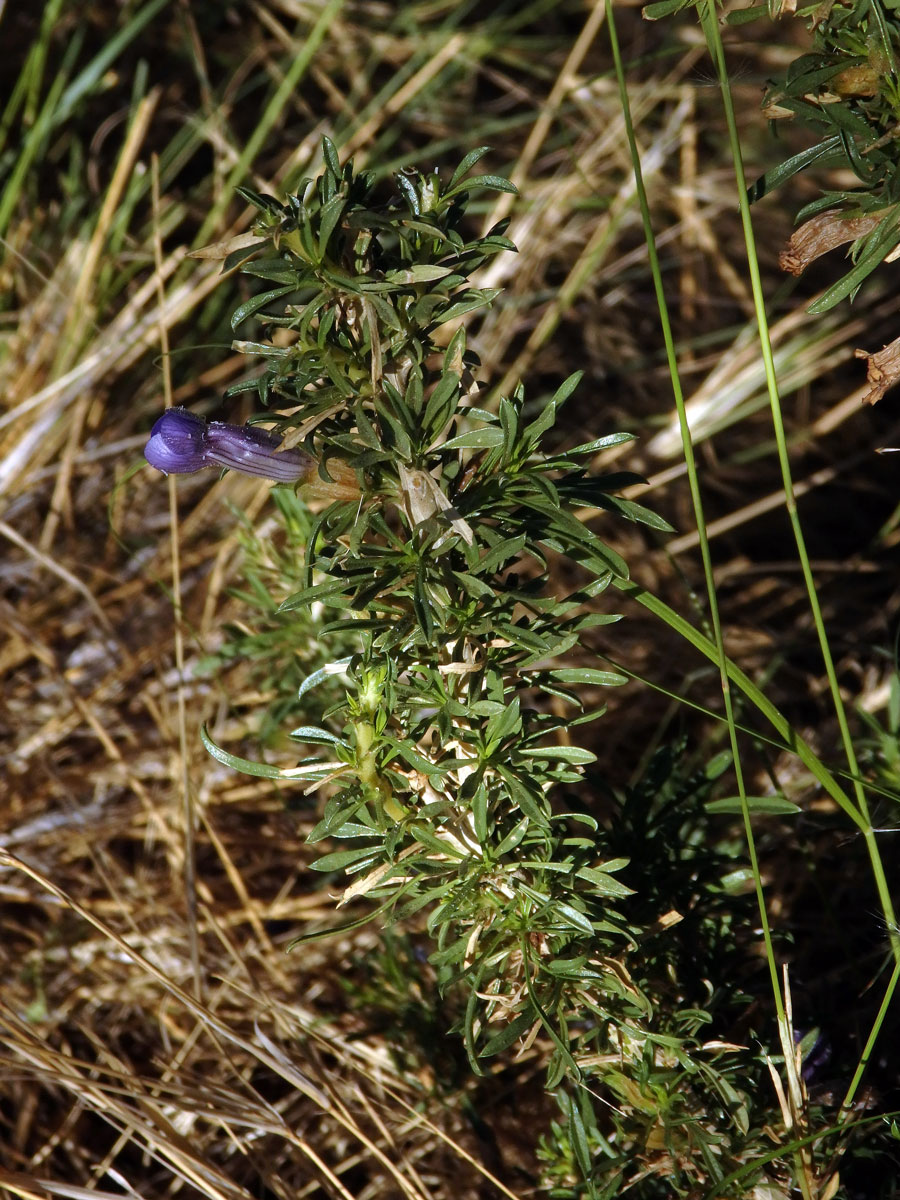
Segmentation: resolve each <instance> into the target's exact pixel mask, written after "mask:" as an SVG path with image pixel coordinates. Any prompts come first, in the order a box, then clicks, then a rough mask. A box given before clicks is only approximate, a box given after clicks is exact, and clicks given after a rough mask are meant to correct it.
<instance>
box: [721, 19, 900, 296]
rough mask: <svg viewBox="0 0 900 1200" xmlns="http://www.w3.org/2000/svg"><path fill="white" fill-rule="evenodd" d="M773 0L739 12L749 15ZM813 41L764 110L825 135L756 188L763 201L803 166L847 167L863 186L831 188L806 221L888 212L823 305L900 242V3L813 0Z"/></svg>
mask: <svg viewBox="0 0 900 1200" xmlns="http://www.w3.org/2000/svg"><path fill="white" fill-rule="evenodd" d="M766 11H767V10H766V6H765V5H761V6H758V7H756V8H752V9H749V10H744V11H742V12H741V13H736V14H732V17H736V18H737V17H739V18H740V20H741V21H743V20H746V19H749V18H752V16H755V15H760V14H762V13H764V12H766ZM798 16H801V17H804V18H806V19H807V21H808V23H809V29H810V35H811V41H812V47H811V49H810V51H809V52H808V53H805V54H802V55H800V56H799V57H798V58H796V59H795V60H794V61H793V62H792V63H791V64H790V65H789V66H788V68H787V70H786V72H785V74H784V77H783V78H782V79H780V80H778V81H777V82H776V83H773V84H772V85H771V86H770V87H769V89H768V91H767V94H766V97H765V100H764V109H765V111H766V112H767V114H768V115H769V116H770V118H771V119H772V121H773V124H774V125H775V126H777V124H778V123H779V122H780V121H782V120H791V121H793V122H794V123H802V124H803V125H804V126H805V127H806V128H807V129H809V130H810V131H811V132H812V133H813V134H814V135H815V137H816V141H815V142H814V143H813V144H812V145H811V146H808V147H807V148H806V149H804V150H802V151H800V152H799V153H797V154H794V155H791V156H790V157H789V158H787V159H786V160H785V161H784V162H782V163H780V164H779V165H778V166H777V167H774V168H773V169H772V170H770V171H767V172H766V174H765V175H763V176H762V177H761V178H760V179H759V180H757V182H756V183H755V184H754V185H753V187H752V188H751V189H750V198H751V200H759V199H760V198H761V197H763V196H765V195H766V194H767V193H769V192H771V191H773V190H774V189H775V188H777V187H780V186H781V185H782V184H784V183H785V182H786V181H787V180H789V179H790V178H791V177H792V176H794V175H796V174H797V173H798V172H800V171H804V170H807V169H808V168H810V167H812V166H815V167H816V168H818V169H826V170H836V169H837V170H845V171H848V172H851V173H852V174H853V175H854V176H855V177H856V178H857V179H858V180H859V186H858V187H855V188H852V187H851V188H845V189H842V190H839V191H828V192H826V193H824V194H823V195H822V196H821V197H820V198H819V199H817V200H814V201H813V202H812V203H810V204H808V205H806V206H805V207H804V208H803V209H801V211H800V212H799V214H798V220H799V221H804V220H807V219H808V218H810V217H812V216H815V215H816V214H818V213H820V212H823V211H825V210H827V209H834V210H836V211H837V212H839V213H842V214H845V215H847V216H851V217H856V216H863V215H869V214H881V216H880V219H879V220H878V221H877V223H875V224H874V225H873V226H872V227H871V228H869V229H868V230H867V231H866V233H865V234H864V235H863V236H861V237H858V238H856V239H855V240H854V242H853V243H852V246H851V249H850V256H851V259H852V262H853V266H852V268H851V270H850V271H849V272H848V273H847V274H846V275H845V277H844V278H843V279H842V280H841V281H840V283H838V284H836V285H835V286H834V287H833V288H832V289H831V290H830V291H829V293H828V294H827V295H826V296H825V297H824V298H823V299H822V300H820V301H819V302H818V303H817V305H816V311H817V312H824V311H827V309H829V308H832V307H833V306H834V305H835V304H837V303H838V302H839V301H840V300H842V299H844V298H845V297H847V296H850V297H852V296H853V295H854V294H855V292H856V291H857V289H858V288H859V286H860V284H861V283H862V281H863V280H864V279H865V278H866V277H867V276H868V275H869V274H871V272H872V271H874V270H875V268H876V267H877V266H879V265H880V263H882V262H883V261H884V260H885V259H886V258H888V257H889V256H890V255H891V254H892V252H893V251H894V250H895V249H896V247H897V246H898V244H900V153H898V141H897V122H898V119H900V76H898V70H897V64H898V54H900V9H898V6H897V5H896V4H894V3H890V2H888V3H885V2H883V0H859V2H856V3H852V4H818V5H811V6H808V7H806V8H805V9H803V10H802V12H799V13H798Z"/></svg>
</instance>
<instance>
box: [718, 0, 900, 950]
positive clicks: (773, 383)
mask: <svg viewBox="0 0 900 1200" xmlns="http://www.w3.org/2000/svg"><path fill="white" fill-rule="evenodd" d="M698 12H699V14H700V20H701V24H702V26H703V31H704V34H705V35H706V39H707V43H708V45H709V48H710V54H711V56H712V59H713V63H714V64H715V69H716V75H717V77H718V80H719V87H720V90H721V96H722V108H723V112H724V114H725V120H726V123H727V127H728V138H729V144H730V146H731V157H732V162H733V163H734V173H735V182H736V185H737V199H738V204H739V205H740V211H741V225H742V227H743V231H744V241H745V244H746V247H747V268H748V271H749V273H750V284H751V287H752V290H753V303H754V307H755V310H756V319H757V325H758V330H759V346H760V353H761V355H762V358H763V362H764V364H765V370H766V386H767V389H768V393H769V400H770V405H771V413H772V426H773V429H774V433H775V442H776V446H777V448H778V463H779V467H780V469H781V478H782V483H783V486H784V496H785V509H786V511H787V514H788V517H789V519H790V523H791V529H792V532H793V535H794V542H795V545H796V547H797V558H798V561H799V563H800V566H801V569H802V571H803V581H804V584H805V586H806V592H807V596H808V599H809V606H810V611H811V613H812V617H813V622H814V624H815V627H816V634H817V636H818V639H819V649H820V651H821V654H822V661H823V663H824V666H825V672H826V675H827V677H828V686H829V689H830V692H831V699H832V704H833V706H834V712H835V716H836V717H837V721H838V726H839V728H840V733H841V742H842V745H843V748H844V753H845V755H846V758H847V766H848V769H849V771H850V776H851V779H852V781H853V792H854V796H855V799H856V807H857V809H858V811H859V813H860V815H861V817H862V819H863V823H864V824H863V825H862V826H861V828H862V830H863V836H864V837H865V840H866V847H867V850H868V853H869V859H870V861H871V864H872V873H873V875H874V878H875V884H876V887H877V890H878V898H879V902H880V904H881V910H882V914H883V916H884V920H885V924H886V927H887V930H888V935H889V937H890V943H891V950H892V952H893V955H894V958H895V959H896V960H897V962H900V929H898V927H897V919H896V916H895V915H894V905H893V901H892V899H891V894H890V889H889V887H888V882H887V878H886V877H885V872H884V864H883V862H882V859H881V852H880V850H879V847H878V841H877V838H876V835H875V831H874V828H873V826H872V821H871V817H870V815H869V805H868V801H867V799H866V792H865V787H864V785H863V782H862V779H861V777H860V773H859V763H858V761H857V757H856V750H855V748H854V745H853V736H852V734H851V732H850V726H849V723H848V721H847V711H846V708H845V705H844V699H843V697H842V695H841V689H840V685H839V683H838V679H837V673H836V671H835V666H834V656H833V655H832V653H831V646H830V643H829V640H828V633H827V631H826V629H825V622H824V619H823V616H822V607H821V604H820V603H819V596H818V592H817V590H816V581H815V578H814V576H813V572H812V567H811V565H810V561H809V554H808V553H807V549H806V539H805V538H804V536H803V527H802V525H801V522H800V514H799V512H798V509H797V502H796V498H795V496H794V484H793V476H792V473H791V463H790V456H789V454H788V446H787V440H786V438H785V431H784V419H783V416H782V412H781V398H780V395H779V391H778V379H777V376H776V374H775V363H774V358H773V354H772V343H771V340H770V338H769V334H768V328H769V326H768V319H767V315H766V302H765V296H764V294H763V286H762V279H761V276H760V271H759V260H758V257H757V254H756V238H755V234H754V231H753V222H752V220H751V217H750V202H749V198H748V191H747V180H746V177H745V175H744V165H743V155H742V152H741V143H740V137H739V135H738V129H737V120H736V118H735V112H734V103H733V101H732V97H731V87H730V84H729V78H728V68H727V65H726V62H725V49H724V46H723V44H722V35H721V31H720V29H719V23H718V19H717V16H716V9H715V6H714V5H712V4H710V3H709V2H708V0H700V3H699V6H698Z"/></svg>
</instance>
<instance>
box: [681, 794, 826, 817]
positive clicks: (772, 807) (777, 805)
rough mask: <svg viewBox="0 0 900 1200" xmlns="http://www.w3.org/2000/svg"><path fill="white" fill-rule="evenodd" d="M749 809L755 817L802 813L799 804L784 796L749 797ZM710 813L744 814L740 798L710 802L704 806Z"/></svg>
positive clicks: (730, 797) (727, 797)
mask: <svg viewBox="0 0 900 1200" xmlns="http://www.w3.org/2000/svg"><path fill="white" fill-rule="evenodd" d="M747 807H748V809H749V810H750V812H751V813H752V814H753V815H763V816H767V817H788V816H793V814H794V813H798V812H802V811H803V810H802V809H801V807H800V805H799V804H794V803H792V802H791V801H790V800H785V798H784V796H748V797H747ZM704 808H705V809H706V811H707V812H710V813H742V812H743V811H744V810H743V807H742V805H741V798H740V796H726V797H725V798H724V799H722V800H710V801H708V803H707V804H705V805H704Z"/></svg>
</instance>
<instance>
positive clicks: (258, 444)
mask: <svg viewBox="0 0 900 1200" xmlns="http://www.w3.org/2000/svg"><path fill="white" fill-rule="evenodd" d="M280 444H281V438H280V437H279V436H278V435H277V434H275V433H269V432H268V431H267V430H264V429H256V428H254V427H252V426H250V425H229V424H228V423H227V422H225V421H209V422H207V421H205V420H204V419H203V417H198V416H197V415H196V414H195V413H192V412H188V410H187V409H186V408H168V409H166V411H165V412H164V413H163V415H162V416H161V417H160V418H159V420H158V421H157V422H156V424H155V425H154V426H153V428H152V429H151V430H150V440H149V441H148V442H147V445H146V446H145V447H144V457H145V458H146V459H147V462H148V463H149V464H150V466H151V467H155V468H156V469H157V471H162V472H163V473H164V474H165V475H187V474H190V473H191V472H193V471H202V470H203V468H204V467H215V466H220V467H230V468H231V469H232V470H233V471H243V473H244V474H245V475H259V476H261V477H262V478H263V479H274V480H276V481H277V482H278V483H299V482H300V481H301V480H305V479H307V478H309V477H310V476H311V475H312V474H313V471H314V468H315V460H314V459H313V458H311V457H310V456H309V455H308V454H305V453H304V452H303V451H302V450H279V449H278V447H279V445H280Z"/></svg>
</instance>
